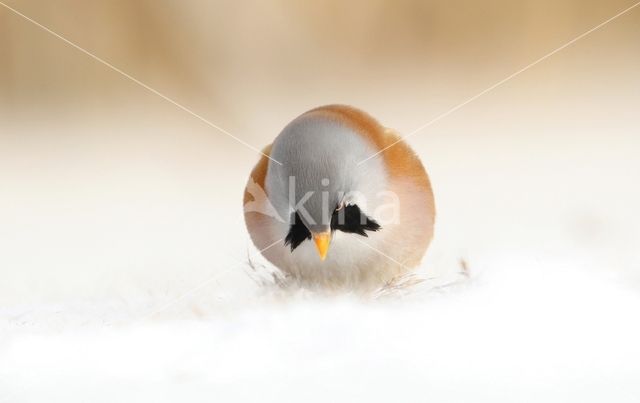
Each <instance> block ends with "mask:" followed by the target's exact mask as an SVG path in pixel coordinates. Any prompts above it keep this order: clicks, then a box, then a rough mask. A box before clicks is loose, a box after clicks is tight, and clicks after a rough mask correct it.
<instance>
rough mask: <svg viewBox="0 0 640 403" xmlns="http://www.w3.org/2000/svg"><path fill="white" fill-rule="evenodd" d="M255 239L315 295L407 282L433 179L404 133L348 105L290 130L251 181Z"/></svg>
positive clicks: (318, 112) (247, 196)
mask: <svg viewBox="0 0 640 403" xmlns="http://www.w3.org/2000/svg"><path fill="white" fill-rule="evenodd" d="M243 206H244V209H243V210H244V218H245V224H246V227H247V230H248V232H249V235H250V238H251V240H252V241H253V243H254V245H255V246H256V248H257V249H258V250H259V251H260V252H261V254H262V255H263V256H264V257H265V258H266V259H267V260H268V261H269V262H270V263H271V264H273V265H274V266H276V267H277V268H278V269H279V270H280V271H281V272H282V274H283V275H284V279H285V281H284V283H285V284H288V285H293V284H295V285H298V286H299V287H301V288H305V289H313V290H349V291H364V292H367V291H373V290H376V289H380V287H384V286H385V285H388V284H391V283H392V282H393V281H395V280H396V279H398V278H402V277H403V276H406V275H409V274H410V273H412V272H413V271H414V270H415V269H416V267H417V266H419V264H420V262H421V260H422V258H423V255H424V254H425V252H426V251H427V248H428V246H429V244H430V242H431V240H432V238H433V233H434V224H435V203H434V196H433V190H432V187H431V182H430V179H429V176H428V174H427V172H426V170H425V168H424V166H423V164H422V162H421V161H420V158H419V157H418V155H417V154H416V153H415V152H414V151H413V150H412V149H411V148H410V146H409V145H408V144H407V143H406V142H404V141H403V139H402V138H401V137H400V135H399V134H398V133H397V132H396V131H394V130H392V129H388V128H386V127H384V126H382V125H381V124H380V123H378V121H377V120H376V119H374V118H373V117H372V116H370V115H369V114H367V113H366V112H364V111H362V110H360V109H357V108H355V107H352V106H347V105H326V106H321V107H317V108H314V109H311V110H309V111H307V112H305V113H303V114H301V115H300V116H298V117H296V118H295V119H294V120H292V121H291V122H290V123H288V124H287V125H286V126H285V127H284V129H283V130H282V131H281V132H280V134H278V136H277V137H276V138H275V140H274V141H273V142H272V143H271V144H270V145H268V146H266V147H265V148H264V149H263V150H262V156H261V158H260V160H259V161H258V163H257V164H256V165H255V167H254V168H253V170H252V171H251V173H250V175H249V179H248V181H247V185H246V187H245V191H244V198H243Z"/></svg>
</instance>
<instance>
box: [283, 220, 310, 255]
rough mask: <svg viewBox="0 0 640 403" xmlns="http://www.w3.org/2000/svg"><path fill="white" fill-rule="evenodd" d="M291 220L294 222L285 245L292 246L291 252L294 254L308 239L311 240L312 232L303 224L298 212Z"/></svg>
mask: <svg viewBox="0 0 640 403" xmlns="http://www.w3.org/2000/svg"><path fill="white" fill-rule="evenodd" d="M291 219H292V220H293V222H292V224H291V227H290V228H289V233H288V234H287V236H286V238H284V244H285V245H291V252H293V250H294V249H295V248H297V247H298V246H299V245H300V244H301V243H302V242H304V241H305V240H306V239H311V232H309V230H308V229H307V227H306V226H305V225H304V224H303V223H302V220H301V219H300V216H299V215H298V213H297V212H296V213H294V214H292V217H291Z"/></svg>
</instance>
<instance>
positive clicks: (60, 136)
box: [0, 0, 640, 304]
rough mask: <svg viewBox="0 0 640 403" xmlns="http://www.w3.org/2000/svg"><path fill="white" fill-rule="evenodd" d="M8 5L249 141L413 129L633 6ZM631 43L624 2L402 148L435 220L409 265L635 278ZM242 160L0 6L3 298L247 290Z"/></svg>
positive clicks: (637, 35)
mask: <svg viewBox="0 0 640 403" xmlns="http://www.w3.org/2000/svg"><path fill="white" fill-rule="evenodd" d="M3 1H4V2H5V3H6V4H7V5H9V6H11V7H14V8H16V9H17V10H19V11H20V12H22V13H24V14H25V15H27V16H29V17H30V18H33V19H34V20H36V21H38V22H39V23H41V24H43V25H45V26H46V27H48V28H50V29H51V30H53V31H55V32H57V33H59V34H60V35H62V36H64V37H66V38H67V39H69V40H70V41H72V42H74V43H76V44H78V45H79V46H81V47H83V48H84V49H86V50H88V51H89V52H92V53H94V54H95V55H97V56H99V57H101V58H103V59H105V60H106V61H108V62H109V63H112V64H113V65H114V66H116V67H118V68H119V69H122V70H123V71H125V72H126V73H128V74H130V75H132V76H133V77H135V78H137V79H139V80H141V81H142V82H144V83H145V84H147V85H149V86H151V87H153V88H154V89H156V90H158V91H160V92H161V93H163V94H165V95H167V96H169V97H170V98H172V99H174V100H175V101H177V102H179V103H181V104H182V105H184V106H186V107H188V108H190V109H191V110H193V111H194V112H195V113H197V114H200V115H201V116H203V117H204V118H206V119H209V120H210V121H212V122H214V123H215V124H217V125H219V126H221V127H223V128H224V129H226V130H228V131H230V132H231V133H233V134H234V135H236V136H238V137H240V138H242V139H243V140H245V141H246V142H248V143H250V144H252V145H254V146H255V147H257V148H262V147H263V146H264V145H266V144H268V143H269V142H271V140H272V139H273V138H274V137H275V136H276V135H277V134H278V132H279V130H280V129H281V128H282V127H283V126H284V125H285V124H286V123H287V122H288V121H290V120H291V119H293V118H294V117H295V116H297V115H298V114H300V113H302V112H304V111H305V110H307V109H310V108H312V107H315V106H318V105H322V104H327V103H348V104H353V105H354V106H357V107H360V108H362V109H364V110H366V111H368V112H369V113H371V114H372V115H374V116H375V117H377V118H378V119H379V120H380V121H381V122H382V123H383V124H385V125H386V126H389V127H394V128H396V129H398V130H400V131H401V132H404V133H408V132H411V131H412V130H414V129H415V128H416V127H419V126H420V125H422V124H423V123H425V122H427V121H429V120H430V119H431V118H433V117H435V116H437V115H439V114H440V113H442V112H445V111H447V110H448V109H449V108H452V107H454V106H456V105H457V104H459V103H460V102H462V101H464V100H466V99H467V98H469V97H471V96H473V95H475V94H477V93H479V92H480V91H482V90H484V89H485V88H487V87H489V86H491V85H493V84H494V83H496V82H497V81H499V80H501V79H503V78H504V77H506V76H508V75H509V74H511V73H513V72H515V71H517V70H518V69H520V68H521V67H523V66H525V65H527V64H528V63H530V62H532V61H533V60H536V59H537V58H539V57H541V56H542V55H544V54H546V53H547V52H549V51H551V50H553V49H555V48H557V47H559V46H561V45H563V44H564V43H566V42H568V41H569V40H571V39H573V38H575V37H576V36H578V35H579V34H581V33H583V32H585V31H587V30H588V29H590V28H592V27H594V26H596V25H597V24H599V23H601V22H602V21H604V20H606V19H608V18H610V17H611V16H613V15H615V14H616V13H618V12H620V11H622V10H623V9H625V8H626V7H628V6H630V5H631V4H632V2H629V1H618V0H615V1H607V2H602V1H573V0H571V1H567V0H565V1H546V0H544V1H483V2H479V1H468V0H465V1H458V2H450V1H394V2H391V1H382V0H377V1H352V2H339V1H324V2H317V3H311V2H293V1H275V0H274V1H268V2H267V1H248V2H241V3H240V2H231V1H207V2H205V1H181V2H175V1H174V2H168V1H150V0H136V1H124V0H112V1H92V2H84V1H78V0H56V1H47V2H44V1H30V0H25V1H10V0H3ZM639 39H640V9H639V10H633V11H631V12H630V13H628V14H626V15H624V16H622V17H620V18H619V19H617V20H615V21H613V22H612V23H610V24H609V25H607V26H605V27H603V28H602V29H601V30H598V31H596V32H594V33H593V34H591V35H589V36H587V37H586V38H584V39H582V40H581V41H579V42H577V43H575V44H574V45H572V46H570V47H568V48H567V49H564V50H563V51H561V52H559V53H558V54H556V55H554V56H553V57H551V58H549V59H548V60H545V61H544V62H542V63H540V64H539V65H537V66H535V67H533V68H532V69H530V70H528V71H526V72H525V73H523V74H521V75H520V76H518V77H516V78H514V79H513V80H511V81H509V82H508V83H506V84H505V85H503V86H501V87H499V88H497V89H496V90H494V91H492V92H490V93H488V94H486V95H484V96H483V97H481V98H479V99H478V100H476V101H475V102H473V103H471V104H469V105H467V106H465V107H464V108H462V109H460V110H458V111H457V112H455V113H454V114H452V115H451V116H449V117H447V118H446V119H443V120H442V121H440V122H438V123H437V124H435V125H433V126H431V127H429V128H427V129H426V130H424V131H422V132H421V133H420V134H418V135H416V136H414V137H412V138H411V139H410V140H409V143H410V144H411V145H412V146H413V147H414V148H415V149H416V151H417V152H418V153H419V154H420V155H421V157H422V158H423V160H424V162H425V164H426V166H427V169H428V170H429V172H430V174H431V176H432V181H433V183H434V187H435V192H436V201H437V204H438V209H439V218H438V220H439V221H438V228H437V235H436V243H435V244H434V248H433V249H432V251H430V255H429V259H431V261H428V264H427V267H426V270H432V271H433V270H435V271H438V270H446V268H444V269H443V268H442V267H445V266H446V265H442V266H441V265H440V263H438V262H440V261H441V260H439V259H441V258H442V256H446V257H448V258H450V259H453V260H456V259H458V258H459V257H465V258H467V259H469V260H470V262H471V263H472V264H473V265H474V266H473V267H474V268H476V269H477V270H490V268H491V262H492V261H495V260H496V259H498V260H499V259H501V256H502V255H503V252H505V251H508V252H509V256H511V255H513V254H514V253H515V254H516V255H517V254H519V255H520V256H522V257H523V259H529V260H531V259H533V260H536V259H540V261H541V262H544V261H545V259H548V258H555V259H570V260H571V261H573V262H577V264H578V265H584V266H585V268H595V269H596V270H606V271H607V272H610V273H612V275H615V276H620V277H621V278H622V281H625V282H629V283H630V284H634V285H637V283H638V279H640V263H639V262H640V260H639V259H638V257H636V251H637V248H638V247H639V246H640V245H638V239H639V238H640V224H639V218H638V214H637V211H636V208H637V206H638V205H640V193H639V192H638V190H637V186H638V185H637V184H638V183H640V163H639V162H638V160H637V154H638V150H639V147H640V134H639V133H638V106H639V103H640V77H639V75H638V71H640V52H639V48H638V43H639ZM256 161H257V155H256V153H255V152H254V151H252V150H250V149H248V148H246V147H244V146H243V145H241V144H239V143H237V142H236V141H234V140H233V139H230V138H229V137H227V136H225V135H224V134H222V133H219V132H217V131H216V130H215V129H213V128H211V127H208V126H207V125H205V124H203V123H202V122H200V121H198V120H197V119H195V118H194V117H192V116H190V115H188V114H186V113H185V112H183V111H181V110H179V109H178V108H176V107H175V106H174V105H171V104H170V103H167V102H166V101H164V100H163V99H161V98H159V97H158V96H156V95H154V94H152V93H150V92H149V91H147V90H145V89H144V88H141V87H140V86H138V85H136V84H135V83H133V82H131V81H130V80H128V79H126V78H125V77H123V76H121V75H119V74H118V73H116V72H114V71H112V70H110V69H108V68H107V67H105V66H104V65H102V64H100V63H98V62H96V61H95V60H93V59H91V58H90V57H88V56H87V55H84V54H82V53H81V52H79V51H78V50H76V49H74V48H72V47H70V46H69V45H67V44H65V43H64V42H62V41H61V40H59V39H57V38H55V37H54V36H52V35H50V34H48V33H47V32H45V31H43V30H42V29H40V28H38V27H37V26H35V25H33V24H31V23H30V22H28V21H25V20H24V19H22V18H20V17H19V16H17V15H15V14H13V13H11V12H10V11H9V10H7V9H6V8H4V7H0V223H1V224H0V252H1V253H0V303H2V304H23V303H35V302H41V301H50V300H52V301H62V300H68V299H83V298H105V297H113V296H126V297H128V298H129V297H131V298H133V297H136V296H140V295H143V294H144V295H147V294H153V295H156V294H160V295H163V296H166V295H174V294H175V295H179V294H180V293H181V292H183V291H184V290H187V289H189V288H190V287H192V286H194V285H195V284H197V283H198V282H200V281H202V280H203V279H207V278H209V277H211V275H212V274H215V273H220V274H221V280H220V281H219V282H216V283H215V284H212V285H211V287H210V288H209V289H208V291H209V293H207V294H208V295H223V294H224V293H231V292H230V290H233V291H234V292H237V290H238V289H239V288H242V287H245V288H247V289H249V288H250V286H249V285H247V284H246V283H245V280H244V278H245V275H244V272H243V271H242V270H241V269H237V270H235V269H233V266H235V265H237V264H238V263H242V261H243V260H245V259H246V255H247V249H248V248H249V241H248V238H247V236H246V234H245V229H244V225H243V223H242V217H241V194H242V188H243V186H244V182H245V180H246V176H247V175H248V173H249V171H250V169H251V167H252V166H253V164H254V163H255V162H256ZM445 260H446V259H445ZM429 262H431V263H429ZM514 265H515V266H517V262H514ZM541 265H543V263H541ZM225 269H233V270H228V271H226V270H225ZM222 274H224V276H222Z"/></svg>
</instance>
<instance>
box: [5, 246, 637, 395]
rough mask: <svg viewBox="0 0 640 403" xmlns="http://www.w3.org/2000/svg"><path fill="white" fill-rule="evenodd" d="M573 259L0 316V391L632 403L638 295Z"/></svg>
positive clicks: (510, 260) (517, 260)
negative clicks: (199, 299) (222, 302)
mask: <svg viewBox="0 0 640 403" xmlns="http://www.w3.org/2000/svg"><path fill="white" fill-rule="evenodd" d="M574 262H575V260H574V259H571V260H568V261H567V262H565V263H566V264H562V262H560V261H556V263H557V265H556V266H555V267H553V270H540V269H539V267H540V266H541V265H547V266H546V267H547V268H549V267H548V263H549V262H544V261H540V259H539V258H531V259H526V258H524V259H523V256H522V254H517V255H514V256H507V257H505V258H504V260H503V261H501V262H494V264H493V265H492V270H490V271H487V270H482V269H479V272H476V274H475V275H472V276H471V277H470V278H469V279H467V280H465V279H464V276H460V277H458V279H457V280H456V281H453V282H447V283H445V284H438V283H437V282H435V283H434V282H430V281H426V282H424V283H422V284H420V285H417V286H414V288H412V289H411V290H410V292H405V293H403V294H402V295H401V296H398V295H395V296H391V297H384V298H379V299H375V300H362V299H359V298H358V299H357V298H355V297H346V296H343V297H331V298H327V297H320V296H317V295H311V294H309V293H302V292H301V293H298V294H296V295H291V296H288V297H278V296H275V295H273V294H271V293H263V294H262V296H256V297H255V298H253V300H252V301H246V300H245V301H244V303H243V304H242V305H241V306H236V307H235V308H230V307H226V308H225V309H218V310H210V311H209V313H205V314H201V313H197V312H195V311H194V310H193V309H182V310H179V311H177V312H174V313H173V314H172V315H170V316H169V317H163V316H162V315H161V314H158V316H157V317H156V316H154V317H145V316H144V315H133V314H131V312H132V311H135V310H136V309H138V308H139V309H138V310H139V311H140V312H144V311H145V309H147V307H145V306H141V307H138V308H135V307H132V306H130V305H129V306H122V304H120V305H119V304H118V303H117V302H114V303H113V304H111V305H109V304H107V306H104V305H102V306H99V305H96V304H94V305H91V304H87V303H82V304H77V305H76V306H64V307H57V308H53V309H52V310H51V311H43V312H39V313H37V309H35V310H34V309H33V307H30V308H28V309H27V308H25V309H24V312H19V311H15V310H14V311H13V312H7V311H4V312H2V313H3V315H2V317H3V318H5V319H4V321H3V327H4V328H5V330H7V329H8V330H10V332H9V333H6V332H4V331H3V333H2V334H4V335H5V336H4V340H3V343H2V350H1V353H0V391H2V393H1V394H0V397H1V398H2V399H3V400H2V401H6V402H36V401H50V402H76V401H77V402H81V401H92V402H114V401H118V402H137V401H156V402H162V401H203V402H204V401H241V400H245V401H318V402H321V401H334V400H342V401H351V400H366V401H429V400H431V401H451V402H455V401H492V402H495V401H505V402H506V401H547V402H563V401H583V402H585V401H594V402H595V401H616V402H636V401H638V397H639V396H640V382H638V378H639V376H640V345H639V343H638V340H640V324H639V322H638V321H637V314H638V312H639V311H640V295H638V293H637V292H636V291H635V290H632V289H629V288H628V287H627V286H625V285H624V284H623V283H621V282H619V281H618V280H617V279H615V278H611V276H604V275H603V274H602V272H598V271H595V272H594V271H593V270H588V269H585V268H584V267H582V268H580V270H577V269H576V268H575V267H574V266H575V264H574ZM142 305H144V304H142ZM74 310H75V311H74ZM194 312H195V313H194ZM7 334H9V336H7Z"/></svg>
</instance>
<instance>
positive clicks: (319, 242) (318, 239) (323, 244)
mask: <svg viewBox="0 0 640 403" xmlns="http://www.w3.org/2000/svg"><path fill="white" fill-rule="evenodd" d="M313 241H314V242H315V243H316V249H318V255H320V260H324V259H325V258H326V257H327V251H328V250H329V244H330V243H331V232H320V233H317V234H313Z"/></svg>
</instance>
